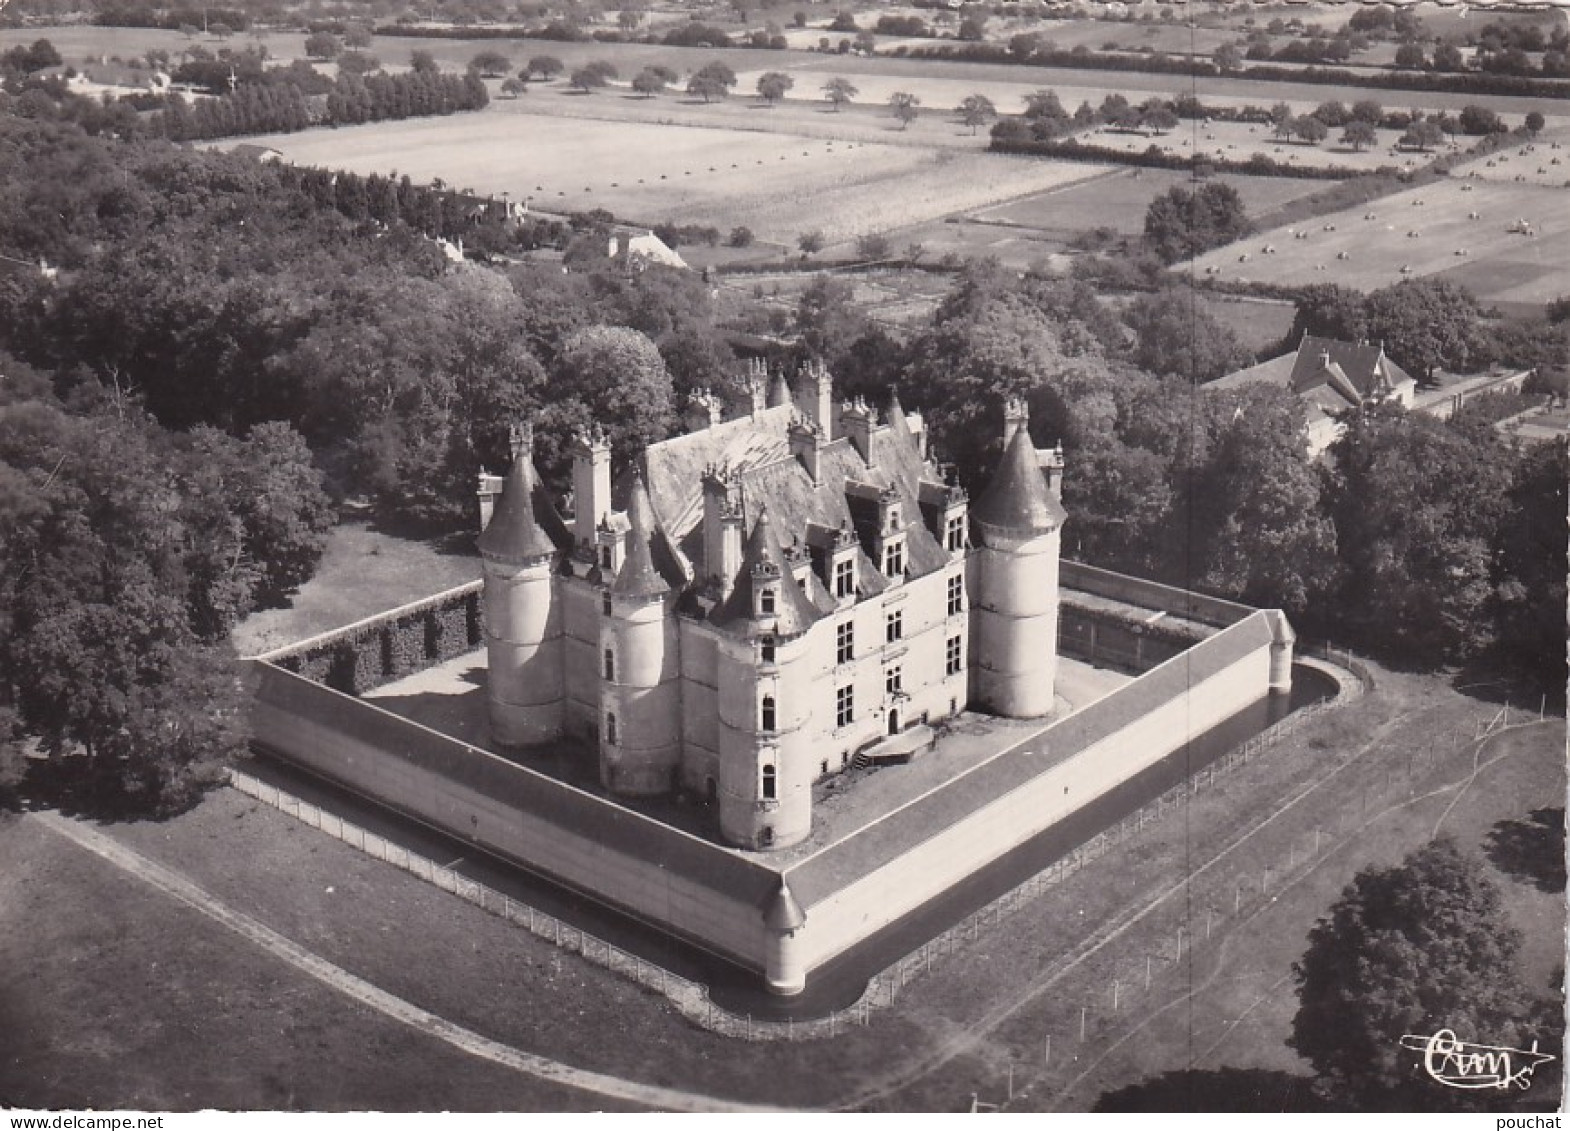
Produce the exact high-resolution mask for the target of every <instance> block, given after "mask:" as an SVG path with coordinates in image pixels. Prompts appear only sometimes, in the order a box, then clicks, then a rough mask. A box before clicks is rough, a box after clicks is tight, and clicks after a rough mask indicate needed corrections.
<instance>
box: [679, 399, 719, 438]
mask: <svg viewBox="0 0 1570 1131" xmlns="http://www.w3.org/2000/svg"><path fill="white" fill-rule="evenodd" d="M719 422H720V398H719V397H717V396H715V395H714V394H713V393H712V392H710V391H709V390H708V389H699V390H697V391H696V392H695V393H693V394H692V396H691V397H690V398H689V399H688V401H687V412H686V415H685V416H684V417H683V418H682V423H683V424H684V425H685V426H686V428H687V431H688V432H702V431H703V430H704V429H706V428H713V427H714V426H715V425H716V424H718V423H719Z"/></svg>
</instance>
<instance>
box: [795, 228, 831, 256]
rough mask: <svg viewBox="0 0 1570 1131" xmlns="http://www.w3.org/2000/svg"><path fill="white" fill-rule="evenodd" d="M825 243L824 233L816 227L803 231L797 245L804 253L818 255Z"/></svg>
mask: <svg viewBox="0 0 1570 1131" xmlns="http://www.w3.org/2000/svg"><path fill="white" fill-rule="evenodd" d="M825 244H826V241H825V240H824V238H823V233H822V232H820V231H817V230H816V229H814V230H813V231H810V232H803V233H802V234H801V236H800V237H798V238H797V240H796V246H797V247H798V248H800V249H801V253H802V254H803V255H816V254H817V253H818V252H820V251H822V250H823V248H824V246H825Z"/></svg>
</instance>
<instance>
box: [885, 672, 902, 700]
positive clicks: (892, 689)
mask: <svg viewBox="0 0 1570 1131" xmlns="http://www.w3.org/2000/svg"><path fill="white" fill-rule="evenodd" d="M904 690H905V670H904V669H903V668H901V667H900V666H898V665H895V666H894V667H892V668H884V669H883V691H884V694H886V695H898V694H899V693H900V692H901V691H904Z"/></svg>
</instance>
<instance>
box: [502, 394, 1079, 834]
mask: <svg viewBox="0 0 1570 1131" xmlns="http://www.w3.org/2000/svg"><path fill="white" fill-rule="evenodd" d="M748 387H749V393H750V404H749V405H748V406H746V408H747V411H746V412H745V414H744V415H741V416H739V417H737V418H734V419H730V420H725V419H722V409H721V405H720V403H719V401H718V400H717V399H716V398H714V397H713V396H709V395H703V396H699V397H696V398H694V401H693V405H692V407H691V409H690V410H689V420H688V424H689V428H690V430H689V431H688V432H687V433H686V434H685V435H682V436H679V437H676V438H674V439H670V440H666V441H664V442H662V443H658V444H654V445H652V446H650V447H649V448H647V449H646V450H645V451H644V452H643V453H642V454H641V455H640V456H639V457H638V458H637V460H636V461H635V462H634V463H633V465H632V466H630V467H628V468H627V469H626V470H625V471H624V472H623V473H622V474H621V475H620V476H618V477H617V478H616V480H615V481H614V482H613V481H612V475H611V452H610V446H609V444H608V443H607V442H606V440H605V438H604V436H603V435H601V434H599V433H591V434H589V435H586V436H582V437H580V438H579V440H578V441H577V442H576V444H575V446H574V448H573V491H572V502H571V513H570V515H568V516H566V517H564V516H563V515H561V514H560V513H558V511H557V509H556V507H555V505H554V503H553V501H552V499H551V498H550V496H549V493H548V492H547V491H546V490H545V488H544V486H543V485H542V483H541V480H540V476H539V474H538V472H537V471H536V469H535V468H534V465H533V461H532V458H531V436H530V433H529V432H528V431H527V430H526V429H516V430H515V431H514V436H513V462H512V467H511V469H510V470H509V471H508V472H507V474H506V475H505V476H504V477H496V476H491V475H487V474H484V473H482V474H481V485H480V510H481V522H482V525H483V531H482V533H481V535H480V539H479V549H480V552H481V555H482V557H483V560H484V589H485V623H486V645H487V658H488V668H489V680H488V690H487V702H488V708H489V720H490V728H491V734H492V738H493V739H494V740H495V741H496V742H497V743H498V744H500V745H502V746H508V747H519V746H527V745H531V744H535V743H542V742H548V741H550V740H552V739H556V738H560V737H563V736H571V737H576V738H579V739H582V740H584V741H587V742H590V743H594V744H597V747H598V764H599V777H600V781H601V784H602V785H603V786H604V787H605V789H606V790H608V791H609V792H610V793H612V794H613V795H619V796H626V797H648V796H658V795H663V794H668V793H671V792H673V791H684V792H687V793H689V794H692V795H695V796H698V797H702V798H705V799H706V800H707V801H708V802H709V803H710V804H711V805H713V806H714V807H715V808H716V810H717V813H718V818H719V827H720V833H721V836H722V837H723V838H724V840H725V841H726V842H727V843H729V844H731V845H734V846H736V847H739V848H744V849H749V850H768V849H779V848H784V847H787V846H789V845H792V844H796V843H798V842H800V841H801V840H803V839H804V838H806V837H807V836H808V835H809V834H810V832H811V830H812V794H813V785H814V783H815V782H817V781H818V780H820V779H822V778H824V777H827V776H829V775H832V774H836V773H839V772H841V771H843V770H845V769H846V768H848V767H849V766H850V765H851V764H852V763H853V760H854V759H855V757H856V755H857V754H859V753H865V752H868V751H876V750H878V749H880V747H881V748H883V749H889V748H893V749H894V750H896V752H897V751H898V750H899V749H900V744H901V743H902V742H903V743H905V744H906V745H905V747H904V749H906V750H907V751H908V749H909V748H910V746H911V745H919V743H916V744H912V743H910V741H909V740H910V735H909V732H911V731H912V730H916V729H919V728H922V727H924V726H925V725H926V724H929V723H932V722H935V721H938V720H941V719H944V718H948V717H951V716H954V715H956V714H958V713H959V712H960V711H962V710H964V709H966V708H967V707H969V708H975V709H979V710H984V711H989V712H992V713H994V714H998V715H1002V716H1007V717H1013V718H1031V717H1038V716H1042V715H1046V714H1048V713H1049V712H1050V711H1051V710H1052V706H1053V701H1054V678H1055V673H1056V666H1057V639H1058V623H1057V622H1058V555H1059V540H1060V532H1061V529H1062V525H1063V519H1064V511H1063V508H1062V504H1061V502H1060V498H1059V484H1060V480H1061V476H1062V469H1063V458H1062V452H1061V449H1058V450H1039V451H1038V450H1037V449H1036V448H1035V447H1034V446H1033V444H1032V442H1031V440H1030V436H1029V432H1028V429H1027V427H1026V425H1027V419H1026V415H1025V409H1024V406H1023V405H1022V404H1020V403H1011V404H1009V405H1008V406H1007V409H1006V411H1005V422H1004V436H1003V439H1004V444H1003V456H1002V459H1001V461H1000V463H999V465H998V467H997V468H996V470H995V471H994V473H993V475H992V478H991V480H990V482H989V483H988V485H987V487H986V489H985V490H984V491H983V492H982V493H981V495H980V496H979V497H978V498H977V499H976V500H975V502H974V503H972V502H971V501H970V500H969V499H968V497H967V495H966V492H965V491H964V489H963V488H961V487H960V486H959V485H958V484H956V483H955V482H953V481H952V478H951V477H950V476H948V475H945V474H944V472H943V471H942V470H941V469H940V468H939V467H938V466H937V465H936V464H935V463H934V462H933V461H932V459H931V458H930V457H929V455H928V452H927V433H926V428H925V426H924V422H923V421H922V419H921V417H920V416H919V415H918V414H914V413H911V414H907V413H905V412H903V411H902V410H901V408H900V405H899V403H898V401H897V400H894V401H891V403H890V404H889V406H888V407H887V410H886V411H885V412H884V413H882V414H880V413H878V412H877V411H875V410H874V409H872V408H870V407H869V406H867V405H866V404H865V403H863V402H860V401H857V402H854V403H845V404H837V403H836V400H835V397H834V392H833V388H832V382H831V379H830V376H829V374H828V372H827V370H826V369H825V368H824V367H823V366H822V365H821V364H818V363H809V364H807V365H805V366H803V367H802V368H801V369H800V370H799V371H798V372H797V374H796V379H795V381H794V383H793V384H788V383H787V382H786V381H785V379H784V377H783V376H777V377H775V379H774V380H773V381H772V383H771V382H770V380H769V377H768V374H767V372H766V370H765V369H764V368H763V367H762V366H761V365H759V364H754V365H753V366H752V368H751V369H750V371H749V373H748Z"/></svg>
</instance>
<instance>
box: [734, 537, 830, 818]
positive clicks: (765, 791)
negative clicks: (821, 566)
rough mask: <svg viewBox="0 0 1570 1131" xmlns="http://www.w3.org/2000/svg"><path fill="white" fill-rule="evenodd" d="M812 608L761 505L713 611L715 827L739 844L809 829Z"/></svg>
mask: <svg viewBox="0 0 1570 1131" xmlns="http://www.w3.org/2000/svg"><path fill="white" fill-rule="evenodd" d="M820 616H821V614H820V613H819V612H818V610H817V609H816V608H815V607H814V606H813V604H812V602H811V601H810V600H809V599H808V598H807V596H806V594H804V593H803V592H802V591H801V588H800V587H799V586H798V585H797V584H796V582H795V580H794V579H793V578H792V576H791V570H790V568H789V565H788V563H787V561H786V557H785V552H784V550H783V549H782V548H781V546H780V542H779V538H778V536H777V535H776V533H775V531H774V526H773V523H772V522H771V521H770V519H769V514H768V510H767V508H764V509H761V510H760V511H759V513H758V518H757V521H756V522H755V523H754V524H753V527H752V532H751V534H750V535H749V537H748V539H747V543H746V546H745V547H744V549H743V551H742V561H741V568H740V570H739V571H738V574H737V577H736V583H735V586H734V587H733V588H732V589H731V591H730V593H729V595H728V596H727V597H726V599H725V601H724V602H723V603H722V604H720V605H719V606H718V607H717V608H716V609H715V610H714V612H713V614H712V615H711V620H712V621H713V623H714V624H715V625H716V626H717V627H718V628H719V629H720V638H719V651H720V663H719V680H718V683H719V686H718V696H717V700H718V703H719V721H720V727H719V740H720V757H719V765H720V779H719V782H718V790H719V798H718V800H719V815H720V833H721V835H722V836H723V837H724V838H725V839H726V840H727V841H729V842H730V843H731V844H735V845H738V846H740V847H742V848H754V849H769V848H784V847H786V846H787V845H791V844H795V843H797V842H798V841H801V840H804V839H805V838H806V837H807V835H808V834H809V833H810V832H811V831H812V781H813V778H814V777H815V776H816V773H817V760H816V759H815V758H814V751H813V748H812V745H811V742H812V732H811V729H810V727H809V726H808V723H809V721H810V720H811V715H812V706H813V704H812V671H811V667H810V661H809V658H808V643H807V632H808V630H809V629H810V628H811V627H812V625H813V623H814V622H815V621H817V620H818V619H819V618H820Z"/></svg>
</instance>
